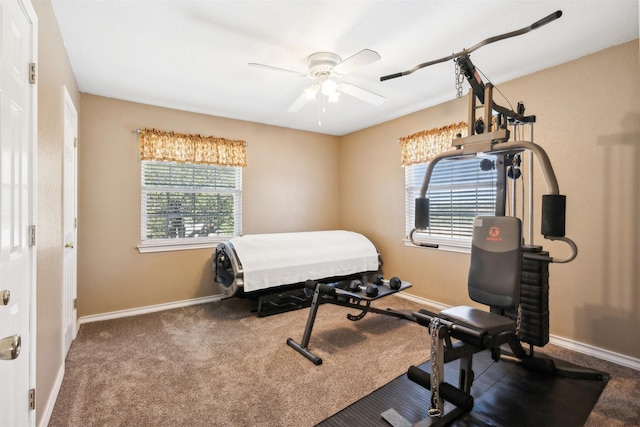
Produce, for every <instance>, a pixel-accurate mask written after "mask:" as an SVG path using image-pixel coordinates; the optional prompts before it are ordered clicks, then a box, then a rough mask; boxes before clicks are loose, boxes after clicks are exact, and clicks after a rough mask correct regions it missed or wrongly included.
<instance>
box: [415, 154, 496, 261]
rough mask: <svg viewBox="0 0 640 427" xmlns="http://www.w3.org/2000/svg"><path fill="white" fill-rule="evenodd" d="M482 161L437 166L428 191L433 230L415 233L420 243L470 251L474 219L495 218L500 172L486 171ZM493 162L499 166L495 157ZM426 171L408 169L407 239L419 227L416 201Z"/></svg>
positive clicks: (422, 167)
mask: <svg viewBox="0 0 640 427" xmlns="http://www.w3.org/2000/svg"><path fill="white" fill-rule="evenodd" d="M485 159H486V158H485ZM482 160H483V158H479V157H478V158H474V159H464V160H442V161H440V162H438V163H437V164H436V165H435V167H434V169H433V173H432V175H431V180H430V182H429V188H428V191H427V197H428V198H429V228H428V230H426V231H424V232H416V233H414V236H413V237H414V239H415V240H416V241H418V242H421V243H436V244H438V245H440V246H442V247H445V248H447V247H448V246H449V247H451V248H452V249H455V248H458V249H468V248H469V247H470V245H471V233H472V231H473V218H475V217H476V216H478V215H495V205H496V170H495V169H490V170H488V171H484V170H482V168H481V167H480V162H481V161H482ZM489 160H491V161H494V162H495V156H491V157H489ZM485 164H486V161H485ZM426 169H427V163H422V164H417V165H412V166H407V167H405V190H406V206H405V212H406V231H407V235H408V234H409V232H410V231H411V230H412V229H413V227H414V225H415V199H416V198H417V197H418V196H419V194H420V187H421V186H422V180H423V178H424V174H425V171H426Z"/></svg>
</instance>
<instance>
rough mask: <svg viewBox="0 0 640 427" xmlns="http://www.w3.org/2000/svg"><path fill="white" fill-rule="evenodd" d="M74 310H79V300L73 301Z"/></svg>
mask: <svg viewBox="0 0 640 427" xmlns="http://www.w3.org/2000/svg"><path fill="white" fill-rule="evenodd" d="M73 309H74V310H77V309H78V298H74V299H73Z"/></svg>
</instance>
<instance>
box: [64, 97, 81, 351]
mask: <svg viewBox="0 0 640 427" xmlns="http://www.w3.org/2000/svg"><path fill="white" fill-rule="evenodd" d="M64 94H65V97H64V165H63V168H64V183H63V185H64V190H63V191H64V207H63V209H64V257H63V278H62V283H63V293H64V295H63V300H62V301H63V302H62V305H63V307H62V312H63V314H62V315H63V319H62V321H63V323H62V325H63V334H64V337H63V340H64V354H63V356H64V357H66V356H67V353H68V352H69V348H70V347H71V342H72V341H73V340H74V338H75V337H76V310H75V304H74V301H75V299H76V293H77V265H78V256H77V253H78V252H77V250H78V249H77V246H78V245H77V244H76V242H77V236H78V234H77V219H76V218H77V207H76V206H77V182H78V179H77V176H78V175H77V159H78V156H77V154H76V153H77V148H76V147H77V138H78V113H77V111H76V108H75V106H74V105H73V101H72V100H71V97H70V96H69V92H67V90H66V88H65V92H64Z"/></svg>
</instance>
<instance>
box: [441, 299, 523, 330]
mask: <svg viewBox="0 0 640 427" xmlns="http://www.w3.org/2000/svg"><path fill="white" fill-rule="evenodd" d="M440 316H441V317H443V318H444V319H446V320H449V321H451V322H453V323H456V324H460V325H463V326H467V327H469V328H471V329H475V330H477V331H483V332H486V333H487V334H489V335H491V336H496V335H498V334H501V333H503V332H513V331H515V330H516V322H515V321H514V320H511V319H509V318H508V317H505V316H502V315H499V314H494V313H491V312H488V311H485V310H480V309H478V308H474V307H469V306H466V305H459V306H456V307H451V308H447V309H444V310H442V311H441V312H440Z"/></svg>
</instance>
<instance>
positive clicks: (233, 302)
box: [49, 296, 640, 427]
mask: <svg viewBox="0 0 640 427" xmlns="http://www.w3.org/2000/svg"><path fill="white" fill-rule="evenodd" d="M374 305H375V306H377V307H379V308H386V307H392V308H394V309H396V310H401V311H407V312H411V311H415V310H417V309H418V308H422V306H419V305H417V304H415V303H413V302H411V301H408V300H406V299H403V298H400V297H396V296H390V297H387V298H384V299H382V300H379V301H377V302H376V303H375V304H374ZM308 313H309V310H308V309H303V310H297V311H292V312H288V313H284V314H279V315H275V316H270V317H264V318H258V317H256V316H255V315H254V314H252V313H251V312H250V311H249V304H248V301H247V300H243V299H238V298H234V299H228V300H223V301H218V302H214V303H209V304H202V305H196V306H190V307H185V308H180V309H174V310H167V311H162V312H157V313H151V314H146V315H141V316H135V317H127V318H121V319H114V320H108V321H103V322H95V323H88V324H83V325H82V326H81V328H80V332H79V334H78V337H77V338H76V340H75V341H74V343H73V345H72V347H71V350H70V352H69V355H68V357H67V360H66V371H65V377H64V380H63V383H62V386H61V389H60V392H59V395H58V399H57V402H56V405H55V408H54V410H53V414H52V416H51V420H50V423H49V426H50V427H58V426H64V427H72V426H74V427H75V426H77V427H86V426H292V427H293V426H296V427H299V426H313V425H315V424H316V423H318V422H320V421H322V420H323V419H325V418H327V417H329V416H331V415H332V414H334V413H336V412H338V411H339V410H341V409H343V408H344V407H346V406H348V405H349V404H351V403H353V402H355V401H357V400H359V399H360V398H362V397H364V396H366V395H367V394H369V393H371V392H372V391H374V390H376V389H377V388H379V387H381V386H382V385H384V384H386V383H388V382H389V381H391V380H392V379H394V378H396V377H397V376H399V375H402V374H403V373H405V372H406V370H407V367H408V366H410V365H412V364H420V363H422V362H424V361H426V360H427V359H428V357H429V356H428V355H429V352H428V349H429V345H428V333H427V330H426V328H424V327H421V326H419V325H417V324H415V323H412V322H409V321H406V320H401V319H396V318H392V317H388V316H382V315H376V314H371V313H369V314H367V315H366V316H365V317H364V319H362V320H360V321H358V322H351V321H349V320H347V319H346V314H347V313H353V314H356V313H357V312H356V311H355V310H352V309H347V308H344V307H339V306H335V305H330V304H324V305H322V306H321V307H320V308H319V311H318V316H317V318H316V322H315V327H314V330H313V334H312V336H311V341H310V344H309V348H310V349H311V350H312V351H313V352H315V353H316V354H317V355H318V356H320V357H322V358H323V364H322V365H320V366H315V365H313V364H312V363H311V362H310V361H309V360H307V359H306V358H304V357H303V356H301V355H300V354H299V353H297V352H296V351H294V350H293V349H292V348H290V347H289V346H287V345H286V339H287V338H288V337H291V338H294V339H295V340H296V341H298V342H300V341H301V339H302V334H303V332H304V327H305V323H306V320H307V315H308ZM543 351H544V352H545V353H547V354H549V355H551V356H554V357H559V358H562V359H564V360H567V361H570V362H572V363H578V364H581V365H583V366H589V367H593V368H596V369H600V370H603V371H605V372H608V373H609V374H610V375H611V380H610V381H609V383H608V384H607V387H606V388H605V390H604V392H603V394H602V396H601V397H600V400H599V401H598V404H597V405H596V407H595V408H594V411H593V412H592V414H591V417H590V418H589V421H588V423H587V424H588V425H591V426H600V425H602V426H627V425H628V426H631V425H640V403H639V402H640V372H639V371H635V370H633V369H629V368H624V367H620V366H618V365H614V364H611V363H607V362H604V361H601V360H598V359H595V358H592V357H588V356H584V355H581V354H578V353H575V352H571V351H567V350H563V349H561V348H559V347H555V346H552V345H548V346H546V347H545V348H544V349H543ZM425 405H428V402H425Z"/></svg>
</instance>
